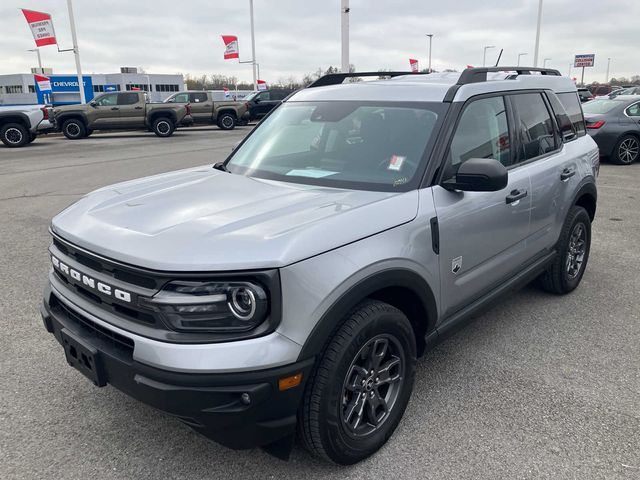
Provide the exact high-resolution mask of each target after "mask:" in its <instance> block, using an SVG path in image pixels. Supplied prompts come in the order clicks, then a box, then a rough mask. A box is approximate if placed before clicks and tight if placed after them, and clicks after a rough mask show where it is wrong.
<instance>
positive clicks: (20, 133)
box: [0, 123, 29, 148]
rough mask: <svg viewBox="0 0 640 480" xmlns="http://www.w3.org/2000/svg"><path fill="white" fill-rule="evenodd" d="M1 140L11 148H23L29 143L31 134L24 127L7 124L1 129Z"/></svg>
mask: <svg viewBox="0 0 640 480" xmlns="http://www.w3.org/2000/svg"><path fill="white" fill-rule="evenodd" d="M0 140H2V143H4V144H5V145H6V146H7V147H9V148H18V147H23V146H25V145H26V144H27V143H29V132H28V131H27V128H26V127H25V126H24V125H21V124H19V123H7V124H5V125H3V126H2V127H1V128H0Z"/></svg>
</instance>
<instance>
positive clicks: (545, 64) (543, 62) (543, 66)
mask: <svg viewBox="0 0 640 480" xmlns="http://www.w3.org/2000/svg"><path fill="white" fill-rule="evenodd" d="M548 60H553V59H552V58H545V59H544V60H543V61H542V68H547V61H548Z"/></svg>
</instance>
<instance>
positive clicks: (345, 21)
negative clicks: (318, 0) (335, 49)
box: [340, 0, 351, 73]
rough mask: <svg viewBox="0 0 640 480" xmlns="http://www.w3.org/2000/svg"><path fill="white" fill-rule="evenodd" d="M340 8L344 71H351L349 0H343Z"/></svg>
mask: <svg viewBox="0 0 640 480" xmlns="http://www.w3.org/2000/svg"><path fill="white" fill-rule="evenodd" d="M341 7H342V8H341V9H340V12H341V13H340V18H341V22H340V24H341V33H342V68H341V70H342V73H349V12H350V11H351V9H350V8H349V0H342V5H341Z"/></svg>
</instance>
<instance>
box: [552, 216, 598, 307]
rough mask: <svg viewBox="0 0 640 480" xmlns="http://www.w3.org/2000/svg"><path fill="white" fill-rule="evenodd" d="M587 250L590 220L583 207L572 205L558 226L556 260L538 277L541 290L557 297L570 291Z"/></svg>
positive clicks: (580, 272) (578, 278) (584, 263)
mask: <svg viewBox="0 0 640 480" xmlns="http://www.w3.org/2000/svg"><path fill="white" fill-rule="evenodd" d="M590 248H591V219H590V218H589V214H588V213H587V211H586V210H585V209H584V208H582V207H578V206H574V207H572V208H571V210H569V214H568V215H567V218H566V220H565V222H564V225H563V227H562V233H561V234H560V240H559V241H558V244H557V250H558V253H557V254H556V258H555V259H554V261H553V263H552V264H551V265H550V266H549V267H548V269H547V271H546V272H544V273H543V274H542V275H541V276H540V285H541V286H542V288H543V290H546V291H547V292H550V293H556V294H558V295H562V294H565V293H569V292H571V291H572V290H574V289H575V288H576V287H577V286H578V285H579V284H580V281H581V280H582V275H584V271H585V269H586V268H587V261H588V260H589V250H590Z"/></svg>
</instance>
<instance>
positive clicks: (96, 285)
mask: <svg viewBox="0 0 640 480" xmlns="http://www.w3.org/2000/svg"><path fill="white" fill-rule="evenodd" d="M51 263H52V264H53V268H54V269H55V270H57V271H58V272H60V273H61V274H62V275H64V276H65V277H67V278H68V279H70V280H71V281H75V282H76V283H80V284H82V286H83V287H86V288H89V289H91V290H94V291H96V292H99V293H101V294H102V295H106V296H107V297H113V298H116V299H117V300H120V301H121V302H127V303H131V293H129V292H126V291H124V290H120V289H119V288H116V287H113V286H111V285H108V284H106V283H103V282H100V281H98V280H96V279H95V278H93V277H90V276H88V275H85V274H84V273H82V272H79V271H77V270H76V269H74V268H71V267H70V266H69V265H67V264H66V263H63V262H61V261H60V260H59V259H57V258H56V257H54V256H53V255H52V256H51Z"/></svg>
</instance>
